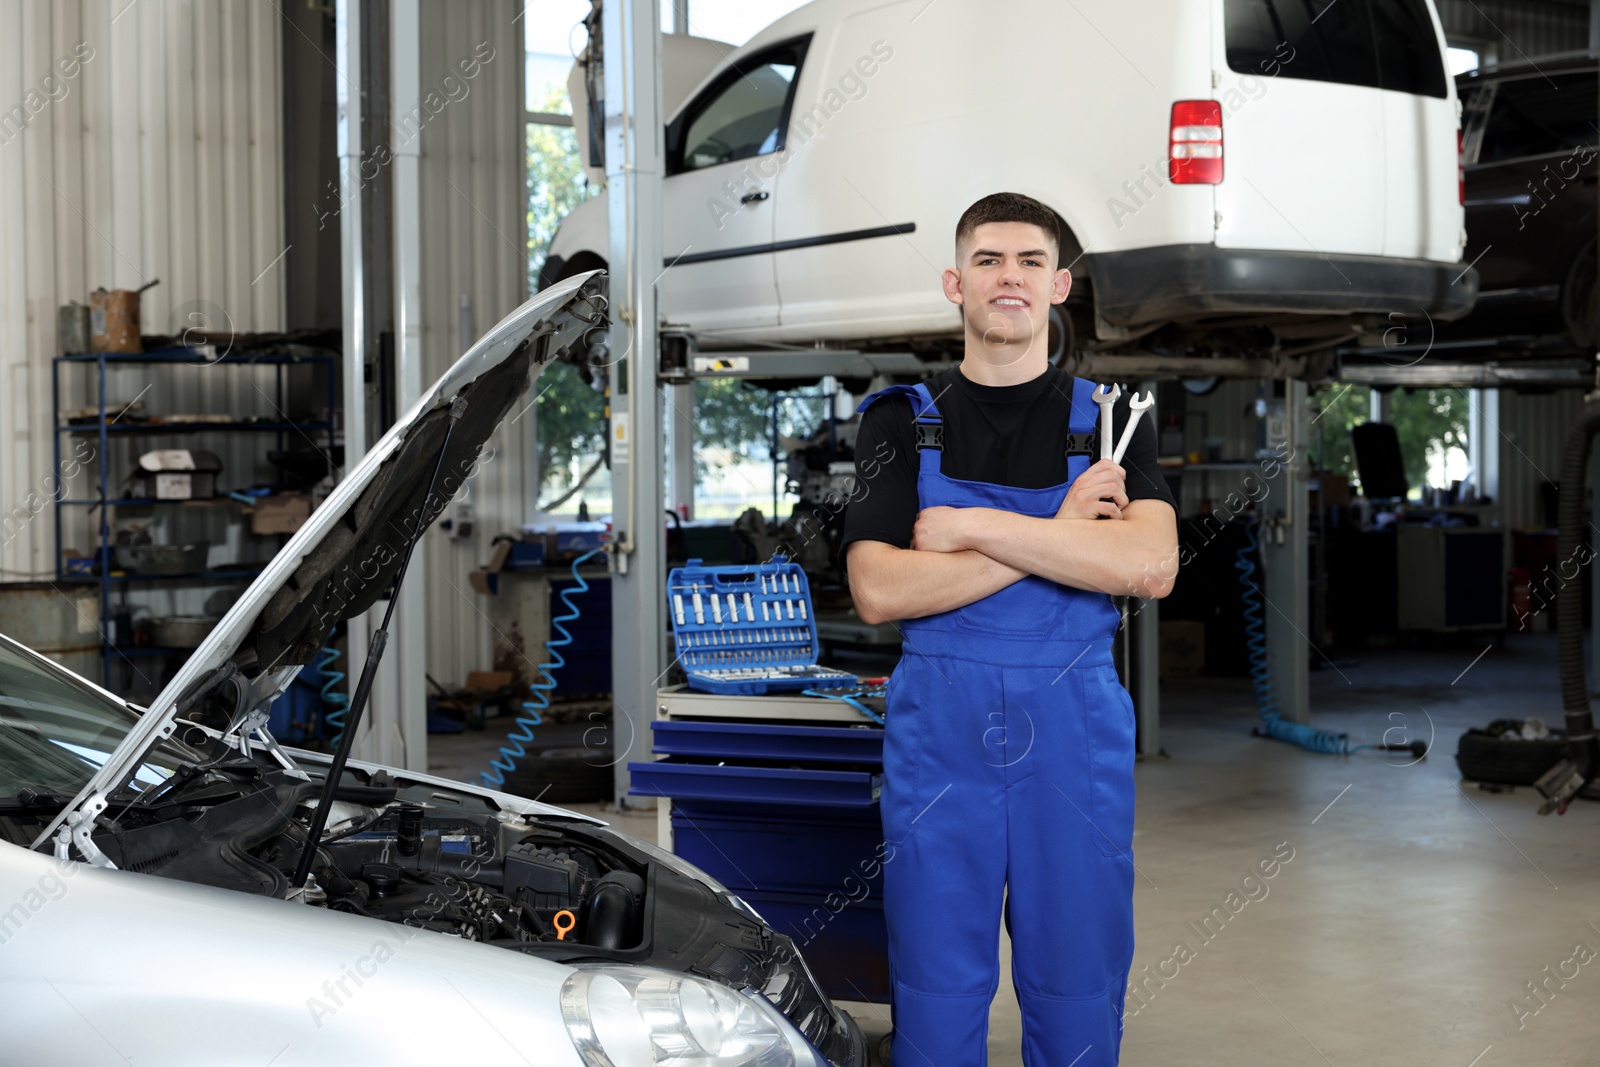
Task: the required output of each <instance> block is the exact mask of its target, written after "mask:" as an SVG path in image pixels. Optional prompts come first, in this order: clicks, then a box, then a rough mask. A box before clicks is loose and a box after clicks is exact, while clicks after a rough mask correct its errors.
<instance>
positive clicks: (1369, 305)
mask: <svg viewBox="0 0 1600 1067" xmlns="http://www.w3.org/2000/svg"><path fill="white" fill-rule="evenodd" d="M1084 259H1085V260H1086V262H1087V265H1088V268H1089V277H1090V278H1091V279H1092V281H1093V284H1094V295H1095V308H1096V311H1097V312H1098V314H1099V315H1100V317H1101V318H1102V319H1104V320H1105V321H1106V322H1108V323H1110V324H1111V325H1113V326H1120V327H1136V326H1142V325H1145V324H1147V323H1152V322H1173V321H1180V322H1181V321H1185V320H1190V319H1197V318H1203V317H1206V316H1211V315H1236V314H1251V313H1274V312H1289V313H1297V314H1319V315H1327V314H1356V313H1373V314H1379V315H1387V314H1391V313H1394V314H1399V315H1403V316H1406V317H1407V318H1421V317H1423V316H1424V315H1426V316H1428V317H1430V318H1434V319H1443V320H1446V321H1448V320H1451V319H1456V318H1460V317H1461V316H1462V315H1465V314H1466V313H1467V312H1469V311H1471V310H1472V306H1473V303H1474V302H1475V301H1476V299H1477V295H1478V272H1477V271H1475V270H1473V269H1472V268H1471V267H1470V266H1466V267H1463V266H1462V265H1461V264H1458V263H1439V262H1436V261H1434V260H1428V259H1397V258H1393V257H1389V256H1350V255H1322V254H1320V253H1317V252H1277V251H1263V250H1257V249H1239V248H1218V247H1217V246H1216V245H1213V244H1187V245H1161V246H1157V247H1154V248H1135V249H1130V250H1129V251H1126V252H1099V253H1094V254H1090V255H1086V256H1085V257H1084Z"/></svg>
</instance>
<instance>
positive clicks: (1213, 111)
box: [1167, 100, 1222, 185]
mask: <svg viewBox="0 0 1600 1067" xmlns="http://www.w3.org/2000/svg"><path fill="white" fill-rule="evenodd" d="M1167 158H1168V164H1167V177H1169V178H1170V179H1172V181H1173V182H1174V183H1176V184H1178V185H1216V184H1217V183H1218V182H1220V181H1222V105H1221V104H1219V103H1217V101H1215V100H1179V101H1178V102H1177V103H1175V104H1173V105H1172V129H1171V133H1170V137H1169V140H1168V150H1167Z"/></svg>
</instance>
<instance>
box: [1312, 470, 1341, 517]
mask: <svg viewBox="0 0 1600 1067" xmlns="http://www.w3.org/2000/svg"><path fill="white" fill-rule="evenodd" d="M1349 504H1350V476H1349V475H1348V474H1334V473H1333V472H1331V471H1318V472H1317V488H1316V490H1315V491H1314V492H1313V493H1312V494H1311V506H1312V508H1342V507H1347V506H1349Z"/></svg>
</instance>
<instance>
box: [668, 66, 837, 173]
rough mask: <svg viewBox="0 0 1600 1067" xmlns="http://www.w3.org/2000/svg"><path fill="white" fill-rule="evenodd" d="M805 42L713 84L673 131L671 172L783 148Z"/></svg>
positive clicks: (670, 128) (670, 135)
mask: <svg viewBox="0 0 1600 1067" xmlns="http://www.w3.org/2000/svg"><path fill="white" fill-rule="evenodd" d="M805 44H806V42H805V41H800V42H790V43H788V44H785V45H781V46H779V47H778V48H775V49H773V50H771V51H769V52H766V53H763V54H761V55H759V56H753V57H751V58H750V59H748V60H745V61H744V62H741V63H740V64H739V65H738V67H736V68H734V69H732V70H729V71H728V72H727V73H726V74H724V75H723V76H722V77H721V78H718V79H717V81H716V82H715V83H713V84H712V85H710V86H708V87H707V88H706V90H705V91H704V92H703V93H701V94H700V97H699V99H697V100H695V101H694V102H693V103H692V104H690V105H689V106H688V107H687V108H685V109H684V111H683V112H682V113H681V114H680V115H679V116H678V118H677V119H675V120H673V122H672V123H671V125H669V126H668V127H667V152H666V156H667V160H666V163H667V173H668V174H677V173H680V172H682V171H688V170H700V169H701V168H704V167H714V166H717V165H718V164H720V163H731V162H733V161H734V160H739V159H748V158H750V157H751V156H763V155H767V154H768V153H771V152H777V151H779V150H780V149H782V148H783V147H784V143H785V133H786V131H787V128H788V125H789V122H788V118H789V110H790V107H791V106H792V104H793V102H794V89H795V81H796V76H797V75H798V74H799V71H800V63H801V60H802V58H803V56H804V53H805Z"/></svg>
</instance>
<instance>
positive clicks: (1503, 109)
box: [1478, 73, 1596, 163]
mask: <svg viewBox="0 0 1600 1067" xmlns="http://www.w3.org/2000/svg"><path fill="white" fill-rule="evenodd" d="M1552 82H1554V83H1555V84H1553V85H1552V84H1551V83H1552ZM1595 112H1596V106H1595V75H1594V74H1593V73H1587V74H1557V75H1555V76H1554V77H1551V78H1546V77H1544V76H1543V75H1539V74H1534V75H1530V76H1529V77H1526V78H1508V79H1506V80H1505V81H1502V82H1499V83H1498V84H1497V85H1496V86H1495V91H1494V104H1493V106H1492V107H1491V109H1490V111H1489V121H1488V122H1487V123H1486V124H1485V125H1484V129H1483V141H1482V144H1481V145H1480V147H1479V149H1478V162H1479V163H1495V162H1499V161H1501V160H1507V159H1521V158H1523V157H1524V156H1543V155H1549V154H1551V153H1552V152H1565V151H1569V150H1571V149H1574V148H1578V147H1581V146H1583V145H1591V144H1594V143H1595V140H1596V137H1595V128H1594V127H1595Z"/></svg>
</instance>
